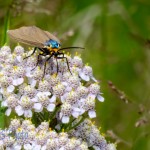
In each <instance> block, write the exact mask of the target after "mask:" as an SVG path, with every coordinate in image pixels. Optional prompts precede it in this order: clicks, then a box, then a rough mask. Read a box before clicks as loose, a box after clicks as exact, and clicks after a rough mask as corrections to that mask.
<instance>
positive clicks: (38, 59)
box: [31, 53, 46, 71]
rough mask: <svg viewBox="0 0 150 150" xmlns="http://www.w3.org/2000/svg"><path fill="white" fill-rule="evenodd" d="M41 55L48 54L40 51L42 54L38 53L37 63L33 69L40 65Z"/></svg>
mask: <svg viewBox="0 0 150 150" xmlns="http://www.w3.org/2000/svg"><path fill="white" fill-rule="evenodd" d="M40 56H46V54H43V53H40V54H39V55H38V58H37V62H36V65H35V67H34V68H33V69H32V70H34V69H35V68H36V67H37V66H38V64H39V61H40ZM32 70H31V71H32Z"/></svg>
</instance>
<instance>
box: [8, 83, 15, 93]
mask: <svg viewBox="0 0 150 150" xmlns="http://www.w3.org/2000/svg"><path fill="white" fill-rule="evenodd" d="M14 89H15V87H14V86H13V85H9V86H8V87H7V92H9V93H11V92H13V91H14Z"/></svg>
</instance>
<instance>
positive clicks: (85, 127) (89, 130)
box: [69, 119, 116, 150]
mask: <svg viewBox="0 0 150 150" xmlns="http://www.w3.org/2000/svg"><path fill="white" fill-rule="evenodd" d="M76 121H77V120H76ZM74 123H75V122H74ZM69 135H71V136H73V137H76V138H77V139H80V138H81V139H82V140H83V141H84V142H86V143H87V144H88V147H93V148H94V149H95V150H116V146H115V144H111V143H109V144H108V143H107V141H106V140H105V138H104V136H102V134H101V133H100V130H99V129H98V128H97V127H96V126H95V125H94V124H93V123H92V122H91V120H89V119H85V120H84V121H83V122H82V123H81V124H80V125H79V126H77V127H76V128H74V129H73V130H71V131H70V132H69Z"/></svg>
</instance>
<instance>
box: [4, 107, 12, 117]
mask: <svg viewBox="0 0 150 150" xmlns="http://www.w3.org/2000/svg"><path fill="white" fill-rule="evenodd" d="M10 113H11V108H8V109H7V110H6V112H5V115H6V116H10Z"/></svg>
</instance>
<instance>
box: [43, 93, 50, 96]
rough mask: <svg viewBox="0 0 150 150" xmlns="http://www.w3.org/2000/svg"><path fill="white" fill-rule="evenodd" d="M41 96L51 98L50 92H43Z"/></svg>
mask: <svg viewBox="0 0 150 150" xmlns="http://www.w3.org/2000/svg"><path fill="white" fill-rule="evenodd" d="M43 94H45V95H46V96H51V93H50V92H43Z"/></svg>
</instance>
